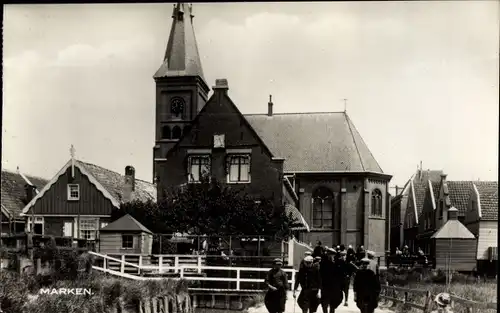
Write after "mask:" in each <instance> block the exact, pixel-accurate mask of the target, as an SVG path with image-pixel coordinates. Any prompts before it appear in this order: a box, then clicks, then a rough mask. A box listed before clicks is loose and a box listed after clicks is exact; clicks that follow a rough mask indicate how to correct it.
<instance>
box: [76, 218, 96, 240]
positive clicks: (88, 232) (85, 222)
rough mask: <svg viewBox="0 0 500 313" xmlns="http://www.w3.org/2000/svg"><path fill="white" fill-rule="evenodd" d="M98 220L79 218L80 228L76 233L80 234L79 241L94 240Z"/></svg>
mask: <svg viewBox="0 0 500 313" xmlns="http://www.w3.org/2000/svg"><path fill="white" fill-rule="evenodd" d="M97 225H98V220H97V219H95V218H81V219H80V227H79V228H78V231H79V232H80V236H79V237H80V238H81V239H87V240H95V239H96V234H97Z"/></svg>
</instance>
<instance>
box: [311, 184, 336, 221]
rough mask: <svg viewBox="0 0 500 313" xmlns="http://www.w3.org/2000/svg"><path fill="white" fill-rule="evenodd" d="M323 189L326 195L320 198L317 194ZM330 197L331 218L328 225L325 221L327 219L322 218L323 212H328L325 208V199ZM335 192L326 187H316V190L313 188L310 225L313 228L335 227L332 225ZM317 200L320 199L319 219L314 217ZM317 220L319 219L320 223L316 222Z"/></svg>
mask: <svg viewBox="0 0 500 313" xmlns="http://www.w3.org/2000/svg"><path fill="white" fill-rule="evenodd" d="M322 189H323V190H324V191H325V195H327V194H328V195H327V196H326V197H324V198H322V197H320V196H319V195H317V194H320V195H321V192H320V191H321V190H322ZM329 198H331V206H330V213H331V220H330V225H328V224H327V223H325V221H327V220H328V219H326V218H324V217H323V216H324V213H325V212H328V210H325V200H326V199H329ZM335 199H336V197H335V194H334V193H333V192H332V191H331V190H330V189H329V188H327V187H319V188H317V189H316V190H314V192H313V193H312V201H311V202H312V210H311V211H312V219H311V220H312V226H313V228H314V229H334V228H335V225H334V212H335ZM317 201H321V209H320V212H319V213H320V215H321V217H320V218H319V219H317V218H316V214H317V211H318V210H317V207H316V203H317ZM317 221H320V223H319V224H318V223H316V222H317Z"/></svg>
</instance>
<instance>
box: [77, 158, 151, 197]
mask: <svg viewBox="0 0 500 313" xmlns="http://www.w3.org/2000/svg"><path fill="white" fill-rule="evenodd" d="M77 162H78V163H80V164H81V165H83V166H84V167H85V169H86V170H87V171H88V172H89V173H90V174H91V175H92V176H94V178H95V179H96V180H97V181H98V182H99V183H100V184H101V185H102V186H103V187H104V188H106V190H107V191H108V192H109V193H110V194H111V196H113V197H114V198H115V199H116V200H117V201H118V202H123V196H124V193H123V192H124V189H125V188H124V185H125V176H124V175H122V174H119V173H117V172H114V171H111V170H108V169H106V168H104V167H100V166H98V165H95V164H92V163H86V162H82V161H77ZM131 199H132V200H140V201H148V200H151V201H156V186H155V185H154V184H152V183H149V182H147V181H144V180H140V179H137V178H136V179H135V190H134V191H133V192H132V196H131Z"/></svg>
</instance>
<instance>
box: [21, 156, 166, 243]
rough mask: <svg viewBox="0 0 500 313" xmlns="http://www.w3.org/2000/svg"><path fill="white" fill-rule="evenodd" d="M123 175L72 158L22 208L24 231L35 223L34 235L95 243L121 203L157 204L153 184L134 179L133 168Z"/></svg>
mask: <svg viewBox="0 0 500 313" xmlns="http://www.w3.org/2000/svg"><path fill="white" fill-rule="evenodd" d="M124 174H125V175H122V174H119V173H116V172H114V171H111V170H108V169H105V168H103V167H100V166H97V165H94V164H91V163H86V162H83V161H79V160H76V159H74V157H72V158H71V159H70V160H69V161H68V162H67V163H66V164H65V165H64V166H63V167H62V168H61V170H60V171H59V172H58V173H57V174H56V175H55V176H54V177H53V178H52V180H51V181H49V182H48V183H47V184H46V185H45V187H44V188H43V189H42V190H41V191H40V193H38V194H37V195H36V196H35V197H34V198H33V199H32V200H31V201H30V202H29V203H28V204H27V205H26V206H25V207H24V209H23V211H22V215H23V216H25V217H26V218H27V220H28V223H27V227H26V229H27V231H31V229H32V227H33V224H34V231H35V233H37V234H42V235H52V236H57V237H58V236H65V237H73V238H80V239H87V240H96V239H97V238H98V233H99V232H98V230H99V228H103V227H105V226H106V225H107V224H108V223H109V222H110V218H111V213H112V210H114V209H119V208H120V204H121V203H123V202H127V201H131V200H141V201H147V200H152V201H156V187H155V185H154V184H151V183H149V182H146V181H143V180H139V179H136V178H135V170H134V168H133V167H132V166H127V167H126V168H125V173H124Z"/></svg>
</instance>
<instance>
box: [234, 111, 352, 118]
mask: <svg viewBox="0 0 500 313" xmlns="http://www.w3.org/2000/svg"><path fill="white" fill-rule="evenodd" d="M339 113H344V112H341V111H332V112H281V113H274V112H273V115H272V116H269V115H268V114H267V113H248V114H243V115H244V116H250V115H252V116H256V115H262V116H269V117H273V116H274V115H310V114H339Z"/></svg>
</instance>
